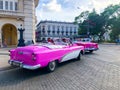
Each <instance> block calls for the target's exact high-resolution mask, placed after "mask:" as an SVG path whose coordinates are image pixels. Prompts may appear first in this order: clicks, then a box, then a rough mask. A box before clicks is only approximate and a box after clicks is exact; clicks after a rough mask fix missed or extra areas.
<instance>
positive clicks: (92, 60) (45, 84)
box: [0, 45, 120, 90]
mask: <svg viewBox="0 0 120 90" xmlns="http://www.w3.org/2000/svg"><path fill="white" fill-rule="evenodd" d="M0 90H120V46H119V45H100V49H99V50H98V51H95V52H93V54H90V53H87V54H85V55H84V56H83V57H82V60H81V61H77V60H73V61H69V62H65V63H62V64H60V65H59V66H58V68H57V69H56V70H55V71H54V72H53V73H47V72H46V71H45V70H44V69H39V70H35V71H30V70H25V69H19V68H13V69H10V70H5V71H0Z"/></svg>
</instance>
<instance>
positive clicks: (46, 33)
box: [36, 21, 78, 41]
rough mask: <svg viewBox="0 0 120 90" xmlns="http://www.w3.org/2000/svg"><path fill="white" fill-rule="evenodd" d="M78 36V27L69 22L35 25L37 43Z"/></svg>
mask: <svg viewBox="0 0 120 90" xmlns="http://www.w3.org/2000/svg"><path fill="white" fill-rule="evenodd" d="M76 35H78V25H75V24H74V23H71V22H58V21H40V22H39V23H38V25H37V30H36V39H37V41H43V40H47V39H48V38H51V39H52V38H71V39H73V36H76Z"/></svg>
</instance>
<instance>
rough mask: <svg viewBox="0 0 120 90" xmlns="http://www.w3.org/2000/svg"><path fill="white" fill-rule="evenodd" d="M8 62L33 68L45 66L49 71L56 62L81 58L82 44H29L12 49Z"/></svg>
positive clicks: (53, 67)
mask: <svg viewBox="0 0 120 90" xmlns="http://www.w3.org/2000/svg"><path fill="white" fill-rule="evenodd" d="M9 52H10V60H9V61H8V63H9V64H10V65H12V66H18V67H21V68H25V69H30V70H35V69H38V68H43V67H47V70H48V71H49V72H52V71H54V70H55V68H56V65H57V63H61V62H64V61H68V60H71V59H79V60H80V59H81V54H83V53H84V47H83V46H76V45H49V44H46V45H30V46H25V47H18V48H16V49H12V50H10V51H9Z"/></svg>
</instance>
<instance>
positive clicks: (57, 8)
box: [42, 0, 62, 12]
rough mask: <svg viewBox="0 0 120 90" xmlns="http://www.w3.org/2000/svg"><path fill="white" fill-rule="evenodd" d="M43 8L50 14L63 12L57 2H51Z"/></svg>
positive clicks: (54, 0) (43, 5) (52, 0)
mask: <svg viewBox="0 0 120 90" xmlns="http://www.w3.org/2000/svg"><path fill="white" fill-rule="evenodd" d="M42 8H43V10H45V11H49V12H60V11H61V9H62V8H61V5H60V4H58V3H57V1H56V0H51V2H49V3H46V4H45V3H43V4H42Z"/></svg>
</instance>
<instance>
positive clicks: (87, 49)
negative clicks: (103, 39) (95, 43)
mask: <svg viewBox="0 0 120 90" xmlns="http://www.w3.org/2000/svg"><path fill="white" fill-rule="evenodd" d="M89 50H94V51H95V50H98V48H85V51H89Z"/></svg>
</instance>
